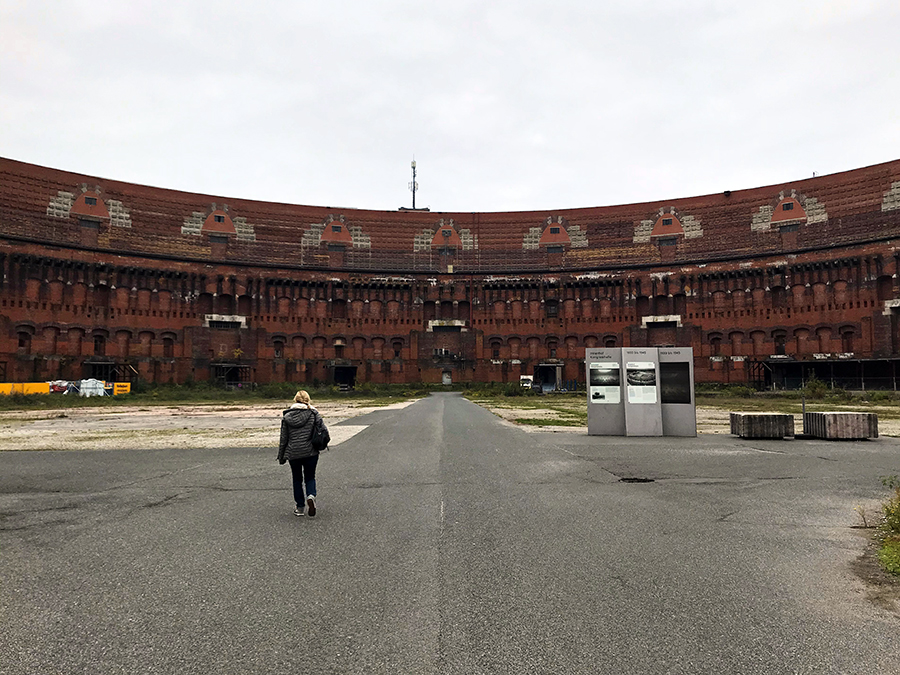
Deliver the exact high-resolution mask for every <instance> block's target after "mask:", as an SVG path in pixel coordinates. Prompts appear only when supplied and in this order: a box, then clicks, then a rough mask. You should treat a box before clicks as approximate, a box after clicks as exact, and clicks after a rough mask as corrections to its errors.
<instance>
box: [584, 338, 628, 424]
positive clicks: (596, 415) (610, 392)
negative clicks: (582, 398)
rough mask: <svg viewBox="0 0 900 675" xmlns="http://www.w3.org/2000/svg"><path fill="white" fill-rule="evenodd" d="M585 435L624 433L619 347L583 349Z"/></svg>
mask: <svg viewBox="0 0 900 675" xmlns="http://www.w3.org/2000/svg"><path fill="white" fill-rule="evenodd" d="M584 365H585V369H586V373H585V375H586V377H585V380H586V381H587V409H588V411H587V412H588V435H590V436H624V435H625V402H624V400H623V397H622V388H623V386H624V378H623V375H622V350H621V349H617V348H606V349H587V350H585V359H584Z"/></svg>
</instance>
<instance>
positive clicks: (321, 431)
mask: <svg viewBox="0 0 900 675" xmlns="http://www.w3.org/2000/svg"><path fill="white" fill-rule="evenodd" d="M310 441H311V442H312V448H313V450H315V451H316V452H322V451H323V450H324V449H325V448H327V447H328V443H329V442H330V441H331V434H329V433H328V427H326V426H325V420H323V419H322V417H321V416H320V415H319V413H316V414H315V418H314V419H313V431H312V437H311V438H310Z"/></svg>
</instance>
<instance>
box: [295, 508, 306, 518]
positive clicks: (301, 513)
mask: <svg viewBox="0 0 900 675" xmlns="http://www.w3.org/2000/svg"><path fill="white" fill-rule="evenodd" d="M294 515H295V516H305V515H306V514H305V513H303V509H302V508H300V507H299V506H295V507H294Z"/></svg>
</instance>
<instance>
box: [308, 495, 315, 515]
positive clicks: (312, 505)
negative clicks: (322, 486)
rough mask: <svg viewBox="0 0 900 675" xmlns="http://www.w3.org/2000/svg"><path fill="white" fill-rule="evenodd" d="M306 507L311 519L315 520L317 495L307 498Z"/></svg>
mask: <svg viewBox="0 0 900 675" xmlns="http://www.w3.org/2000/svg"><path fill="white" fill-rule="evenodd" d="M306 507H307V509H308V510H309V517H310V518H314V517H315V515H316V496H315V495H309V496H307V498H306Z"/></svg>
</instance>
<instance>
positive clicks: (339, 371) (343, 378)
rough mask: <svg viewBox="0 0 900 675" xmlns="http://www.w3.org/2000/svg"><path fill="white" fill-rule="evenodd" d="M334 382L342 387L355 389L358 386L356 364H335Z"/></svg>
mask: <svg viewBox="0 0 900 675" xmlns="http://www.w3.org/2000/svg"><path fill="white" fill-rule="evenodd" d="M334 383H335V384H336V385H337V386H338V387H340V388H342V389H343V388H345V387H346V388H347V389H353V387H355V386H356V366H335V367H334Z"/></svg>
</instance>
